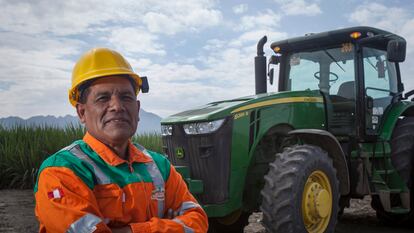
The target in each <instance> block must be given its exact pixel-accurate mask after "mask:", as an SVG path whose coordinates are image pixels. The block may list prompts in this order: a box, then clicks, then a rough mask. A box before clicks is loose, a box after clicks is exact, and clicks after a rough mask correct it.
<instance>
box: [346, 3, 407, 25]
mask: <svg viewBox="0 0 414 233" xmlns="http://www.w3.org/2000/svg"><path fill="white" fill-rule="evenodd" d="M408 18H409V14H408V12H407V11H406V10H405V9H404V8H399V7H388V6H385V5H382V4H379V3H365V4H362V5H360V6H358V7H356V9H355V10H354V11H353V13H352V14H351V15H350V21H351V22H355V23H358V24H361V25H373V26H375V27H379V28H382V29H385V30H395V29H397V28H396V26H397V25H399V26H403V25H404V24H405V22H406V20H407V19H408Z"/></svg>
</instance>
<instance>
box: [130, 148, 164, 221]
mask: <svg viewBox="0 0 414 233" xmlns="http://www.w3.org/2000/svg"><path fill="white" fill-rule="evenodd" d="M135 145H136V146H137V148H138V149H139V150H140V151H141V152H142V153H144V155H145V156H147V157H149V158H150V159H151V160H152V162H149V163H146V164H145V165H146V166H147V171H148V173H149V174H150V176H151V178H152V182H153V184H154V186H155V190H154V191H155V194H156V195H157V197H158V198H156V200H157V203H158V217H159V218H163V217H164V205H165V203H164V202H165V182H164V179H163V178H162V175H161V172H160V170H159V169H158V167H157V165H156V164H155V162H154V159H153V158H152V157H151V155H150V154H149V153H148V151H147V150H146V149H145V148H144V147H143V146H141V145H139V144H135Z"/></svg>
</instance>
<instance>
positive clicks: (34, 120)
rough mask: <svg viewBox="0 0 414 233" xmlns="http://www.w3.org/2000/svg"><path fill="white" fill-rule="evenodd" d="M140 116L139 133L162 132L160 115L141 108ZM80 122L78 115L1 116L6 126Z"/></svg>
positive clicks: (57, 124) (60, 124) (2, 124)
mask: <svg viewBox="0 0 414 233" xmlns="http://www.w3.org/2000/svg"><path fill="white" fill-rule="evenodd" d="M139 118H140V121H139V123H138V130H137V133H138V134H142V133H154V132H155V133H160V132H161V126H160V121H161V117H159V116H158V115H156V114H154V113H151V112H146V111H145V110H143V109H141V110H140V111H139ZM78 124H80V122H79V118H78V117H77V116H71V115H66V116H63V117H61V116H59V117H55V116H50V115H48V116H34V117H30V118H28V119H26V120H25V119H22V118H20V117H15V116H11V117H6V118H0V125H1V126H3V127H4V128H11V127H13V126H15V125H22V126H45V125H46V126H54V127H58V128H65V127H67V126H69V125H78Z"/></svg>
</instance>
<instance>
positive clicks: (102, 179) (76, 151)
mask: <svg viewBox="0 0 414 233" xmlns="http://www.w3.org/2000/svg"><path fill="white" fill-rule="evenodd" d="M68 150H69V151H70V152H71V153H72V154H73V155H75V156H76V157H78V158H79V159H80V160H82V161H84V162H86V163H87V164H89V165H91V166H92V167H93V170H94V173H95V177H96V181H97V183H98V184H110V183H111V180H110V179H109V178H108V176H107V175H105V173H103V172H102V170H101V169H100V168H99V167H98V165H96V163H95V162H93V161H92V159H91V158H89V156H88V155H86V154H85V152H83V151H82V150H81V148H80V147H79V145H76V144H75V145H73V146H72V147H71V148H68Z"/></svg>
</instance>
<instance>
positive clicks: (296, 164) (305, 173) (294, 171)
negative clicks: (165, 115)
mask: <svg viewBox="0 0 414 233" xmlns="http://www.w3.org/2000/svg"><path fill="white" fill-rule="evenodd" d="M269 168H270V169H269V173H268V174H267V175H266V176H265V185H264V188H263V190H262V191H261V194H262V196H263V202H262V205H261V207H260V208H261V210H262V211H263V225H264V226H265V228H266V230H267V232H271V233H276V232H284V233H298V232H311V233H322V232H334V230H335V225H336V223H337V216H338V211H339V181H338V179H337V177H336V169H335V168H334V166H333V163H332V159H331V158H329V157H328V155H327V153H326V152H325V151H323V150H322V149H321V148H319V147H317V146H313V145H295V146H292V147H287V148H285V150H284V151H283V152H282V153H279V154H277V155H276V159H275V161H273V162H272V163H271V164H270V166H269Z"/></svg>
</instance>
